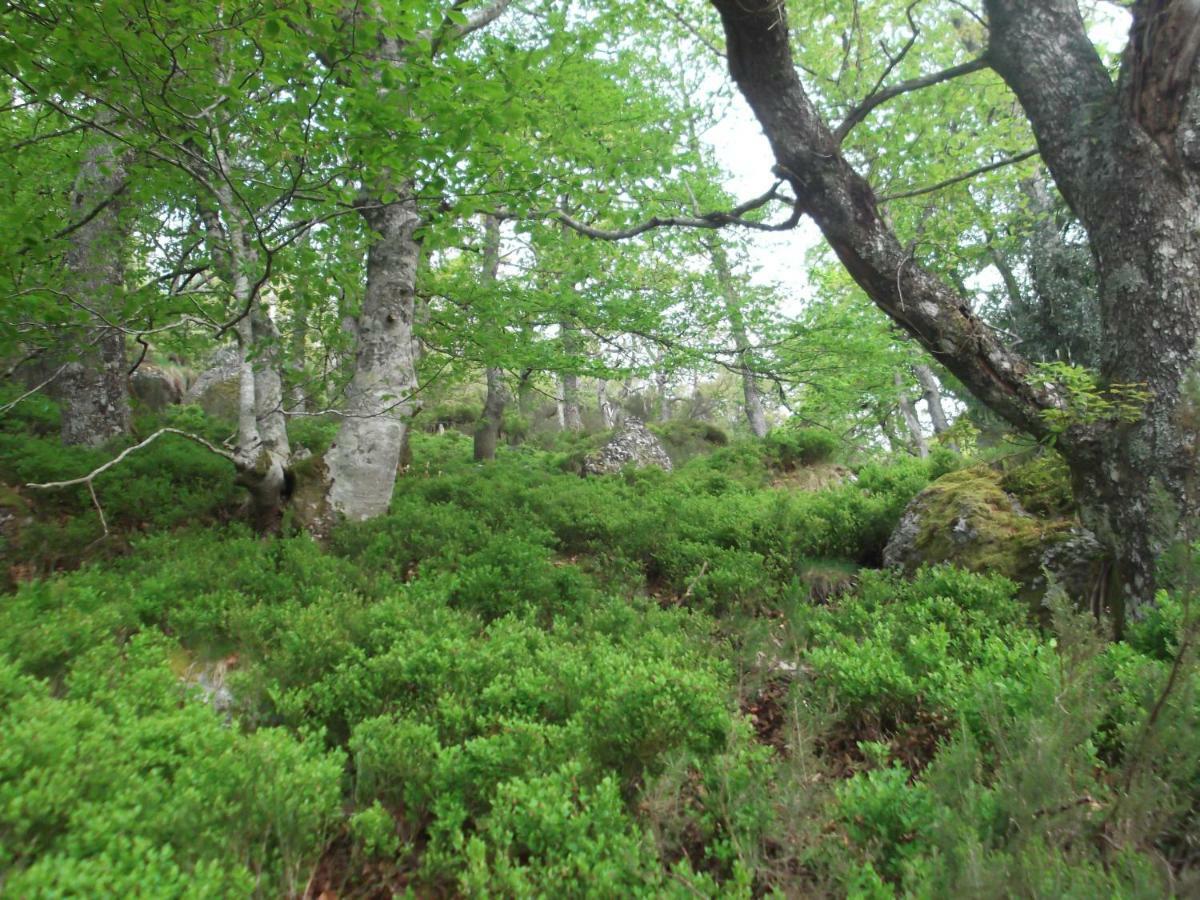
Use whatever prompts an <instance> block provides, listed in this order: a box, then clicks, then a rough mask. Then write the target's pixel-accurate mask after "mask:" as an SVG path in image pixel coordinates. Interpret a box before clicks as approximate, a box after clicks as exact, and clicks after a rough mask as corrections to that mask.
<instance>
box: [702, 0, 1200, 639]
mask: <svg viewBox="0 0 1200 900" xmlns="http://www.w3.org/2000/svg"><path fill="white" fill-rule="evenodd" d="M712 3H713V5H714V6H715V7H716V8H717V10H718V12H719V13H720V15H721V19H722V22H723V24H724V28H725V34H726V46H727V49H728V60H729V69H730V73H731V74H732V76H733V78H734V80H735V81H736V82H737V84H738V87H739V88H740V90H741V91H742V93H743V95H744V96H745V97H746V99H747V101H748V102H749V104H750V106H751V108H752V109H753V111H754V113H755V115H756V116H757V118H758V120H759V122H760V123H761V124H762V126H763V129H764V131H765V132H766V134H767V137H768V139H769V140H770V143H771V146H772V149H773V151H774V154H775V158H776V161H777V163H778V169H777V171H779V172H780V173H782V174H783V176H784V177H786V178H787V180H788V181H789V182H790V186H791V187H792V189H793V190H794V191H795V196H796V198H797V200H798V202H799V203H800V205H801V207H802V208H803V209H804V211H805V212H806V213H808V214H809V215H810V216H811V217H812V218H813V220H814V221H815V222H816V224H817V225H818V227H820V229H821V231H822V232H823V233H824V235H825V237H826V239H827V240H828V241H829V243H830V245H831V246H832V248H833V249H834V251H835V252H836V253H837V254H838V256H839V258H840V259H841V261H842V263H843V264H844V265H845V267H846V269H847V271H848V272H849V273H850V274H851V276H852V277H853V278H854V279H855V280H856V281H857V282H858V284H859V285H860V286H861V287H862V288H863V290H864V291H865V292H866V293H867V295H868V296H870V297H871V299H872V300H873V301H874V302H875V304H876V305H877V306H879V307H880V308H881V309H882V310H883V311H884V312H885V313H887V314H888V315H890V316H891V317H892V318H893V319H894V320H895V321H896V322H897V323H898V324H899V325H900V326H901V327H903V328H905V329H906V330H907V331H909V333H911V334H912V335H913V336H914V337H916V338H917V339H918V340H919V341H920V342H921V343H922V345H923V346H925V348H926V349H927V350H929V351H930V352H931V353H932V354H933V355H934V356H935V357H936V358H937V359H938V361H939V362H941V363H942V364H943V365H945V366H946V368H948V369H949V370H950V371H951V372H952V373H953V374H954V375H955V376H956V377H957V378H959V379H960V380H961V381H962V382H963V384H964V385H965V386H966V387H967V388H968V389H969V390H970V391H971V392H972V393H973V394H974V395H975V396H976V397H977V398H978V399H979V400H980V401H982V402H983V403H984V404H985V405H987V406H988V407H990V408H991V409H992V410H993V411H995V412H996V413H998V414H999V415H1001V416H1003V417H1004V418H1006V419H1007V420H1008V421H1009V422H1011V423H1012V424H1014V425H1016V426H1018V427H1020V428H1022V429H1024V430H1026V431H1028V432H1029V433H1031V434H1033V435H1034V436H1036V437H1039V438H1049V437H1052V436H1054V437H1056V438H1057V446H1058V448H1059V449H1060V451H1061V452H1062V453H1063V456H1064V458H1065V459H1066V460H1067V463H1068V465H1069V467H1070V469H1071V472H1072V476H1073V480H1074V486H1075V493H1076V498H1077V499H1078V500H1079V502H1080V504H1081V507H1082V510H1083V515H1084V518H1085V520H1086V521H1087V523H1088V524H1089V525H1090V526H1091V527H1092V528H1093V530H1094V531H1095V532H1096V534H1097V536H1098V537H1099V539H1100V540H1101V542H1102V543H1103V544H1104V546H1105V547H1106V549H1107V550H1108V552H1109V554H1110V556H1111V560H1112V563H1113V566H1112V572H1113V577H1112V580H1111V587H1112V592H1111V595H1110V599H1111V601H1112V605H1113V612H1114V620H1115V621H1116V622H1117V623H1118V629H1119V628H1120V623H1121V622H1122V621H1123V619H1124V615H1125V610H1126V609H1128V610H1129V611H1130V612H1133V613H1134V614H1137V613H1138V612H1140V610H1141V609H1144V608H1145V607H1146V606H1147V605H1149V604H1151V603H1153V598H1154V588H1155V566H1154V562H1155V556H1156V552H1157V551H1158V550H1159V549H1160V548H1159V546H1158V544H1157V541H1156V533H1157V531H1158V529H1159V527H1160V526H1161V524H1162V523H1161V522H1157V521H1155V519H1156V518H1159V517H1158V516H1156V515H1155V511H1156V510H1162V509H1163V506H1164V504H1165V506H1166V507H1168V509H1167V510H1166V516H1165V518H1166V519H1174V520H1176V521H1181V520H1183V519H1184V518H1185V517H1188V516H1191V515H1192V514H1194V512H1195V507H1196V501H1195V498H1194V497H1193V496H1191V494H1192V491H1191V488H1190V484H1191V479H1192V478H1193V470H1194V463H1195V461H1194V447H1195V441H1196V437H1197V435H1196V426H1195V424H1194V421H1195V417H1194V416H1193V415H1192V413H1191V412H1190V411H1189V409H1188V404H1187V403H1186V401H1185V392H1184V389H1185V385H1186V384H1187V383H1188V380H1189V379H1190V378H1191V377H1192V375H1193V373H1194V372H1195V369H1196V363H1197V357H1198V354H1197V339H1198V338H1200V232H1198V230H1197V229H1196V222H1198V221H1200V187H1198V185H1200V75H1198V74H1197V68H1198V61H1200V3H1196V2H1194V0H1188V2H1182V0H1141V2H1139V3H1137V4H1136V5H1135V6H1134V7H1133V13H1134V27H1133V29H1132V32H1131V41H1130V45H1129V47H1128V49H1127V51H1126V53H1125V57H1124V60H1123V63H1122V70H1121V77H1120V81H1119V82H1118V83H1117V84H1115V85H1114V84H1113V82H1112V81H1111V79H1110V77H1109V74H1108V71H1107V69H1106V68H1105V66H1104V63H1103V61H1102V60H1101V59H1100V56H1099V55H1098V54H1097V52H1096V50H1095V48H1094V47H1093V46H1092V44H1091V43H1090V41H1089V40H1088V38H1087V34H1086V32H1085V29H1084V25H1083V21H1082V18H1081V15H1080V12H1079V7H1078V4H1077V2H1076V0H986V2H985V7H986V10H987V12H988V20H989V25H990V38H989V49H988V60H989V62H990V64H991V65H992V66H993V67H994V68H995V69H996V71H997V72H998V73H999V74H1000V75H1001V77H1002V78H1004V80H1005V81H1006V82H1007V83H1008V85H1009V86H1010V88H1012V90H1013V91H1014V93H1015V94H1016V96H1017V99H1018V100H1019V102H1020V104H1021V106H1022V108H1023V110H1024V112H1025V115H1026V117H1027V118H1028V119H1029V122H1030V125H1031V126H1032V128H1033V132H1034V136H1035V137H1036V139H1037V144H1038V149H1039V151H1040V153H1041V155H1042V158H1043V160H1044V161H1045V162H1046V165H1047V166H1048V167H1049V169H1050V172H1051V174H1052V176H1053V177H1054V180H1055V183H1056V184H1057V186H1058V188H1059V190H1060V191H1061V193H1062V194H1063V196H1064V197H1065V198H1066V200H1067V202H1068V203H1069V204H1070V206H1071V208H1072V210H1073V211H1074V212H1075V214H1076V215H1077V216H1078V217H1079V219H1080V222H1081V223H1082V224H1083V227H1084V229H1085V230H1086V231H1087V233H1088V236H1089V238H1090V241H1091V247H1092V251H1093V254H1094V256H1095V258H1096V264H1097V270H1098V274H1099V279H1100V315H1101V320H1102V339H1101V345H1102V356H1103V364H1102V371H1101V375H1102V377H1103V380H1104V382H1105V383H1108V384H1114V383H1121V384H1137V385H1141V386H1143V387H1144V389H1145V390H1146V391H1147V392H1148V393H1149V395H1150V397H1149V400H1148V402H1146V403H1145V404H1144V405H1143V406H1142V407H1141V408H1140V409H1139V410H1137V413H1138V417H1137V419H1136V421H1124V422H1122V421H1112V420H1109V421H1104V422H1092V423H1076V424H1074V425H1072V426H1071V427H1070V428H1068V429H1067V430H1066V432H1065V433H1063V434H1061V435H1056V434H1055V431H1054V428H1053V427H1052V426H1051V423H1050V420H1049V419H1048V417H1047V415H1046V413H1047V412H1056V413H1062V412H1064V411H1068V412H1069V409H1070V405H1069V402H1068V398H1067V397H1066V396H1065V392H1064V390H1063V388H1062V387H1061V386H1059V385H1056V384H1054V383H1051V382H1048V381H1047V380H1046V379H1044V378H1039V377H1037V375H1036V373H1035V371H1034V370H1033V369H1032V367H1031V366H1030V364H1029V362H1028V361H1027V360H1026V359H1024V358H1023V357H1022V356H1020V355H1019V354H1018V353H1017V352H1016V351H1015V349H1014V348H1013V347H1011V346H1008V345H1006V344H1004V343H1003V342H1002V340H1001V338H1000V337H999V336H998V335H997V334H995V333H994V332H993V331H991V330H990V329H988V328H987V327H986V325H984V323H982V322H980V321H979V320H978V319H977V318H976V317H975V316H974V315H973V314H972V312H971V310H970V309H969V307H968V306H967V305H966V304H964V303H962V302H961V300H960V297H959V294H958V292H957V291H956V290H955V289H954V288H953V287H952V286H951V285H950V284H949V283H948V282H947V281H945V280H943V279H940V278H938V277H936V276H935V275H933V274H932V273H931V272H929V271H927V270H926V269H924V268H923V267H922V266H920V265H919V264H917V263H916V262H915V261H914V260H913V259H912V257H911V254H910V253H908V252H907V251H906V248H905V245H904V244H903V243H902V242H901V241H900V240H899V238H898V237H897V236H896V234H895V233H894V232H893V231H892V228H891V226H890V224H889V223H888V221H887V220H886V218H885V217H884V216H883V215H882V214H881V213H880V210H879V202H878V200H877V199H876V197H875V194H874V192H873V190H872V188H871V186H870V184H869V183H868V182H867V181H866V180H865V179H864V178H863V177H862V176H861V175H859V174H858V173H857V172H856V171H855V170H854V169H853V168H852V167H851V165H850V164H849V163H848V162H847V160H846V158H845V157H844V156H843V155H842V153H841V149H840V143H841V141H840V136H838V135H835V133H834V132H833V131H832V130H831V129H830V128H829V126H828V125H827V124H826V123H825V122H824V121H823V120H822V118H821V116H820V114H819V113H818V111H817V109H816V107H815V106H814V105H813V103H812V102H811V100H810V99H809V97H808V95H807V93H806V92H805V90H804V87H803V86H802V85H801V83H800V80H799V76H798V73H797V71H796V68H795V66H794V64H793V58H792V52H791V46H790V40H789V36H788V27H787V14H786V10H785V7H784V6H783V5H782V4H780V3H775V2H767V3H752V4H747V3H744V2H742V0H712Z"/></svg>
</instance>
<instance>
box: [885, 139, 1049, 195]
mask: <svg viewBox="0 0 1200 900" xmlns="http://www.w3.org/2000/svg"><path fill="white" fill-rule="evenodd" d="M1037 155H1038V151H1037V149H1036V148H1034V149H1032V150H1025V151H1023V152H1021V153H1017V154H1015V155H1014V156H1007V157H1005V158H1004V159H1001V160H999V161H997V162H994V163H988V164H987V165H986V166H979V167H978V168H976V169H971V170H970V171H969V172H963V173H962V174H961V175H955V176H954V177H953V178H947V179H945V180H944V181H939V182H938V183H937V184H931V185H928V186H926V187H921V188H914V189H913V190H911V191H900V192H898V193H895V194H886V195H884V196H882V197H880V198H879V202H880V203H889V202H891V201H892V200H905V199H907V198H909V197H920V196H921V195H922V194H932V193H933V192H934V191H940V190H941V189H942V188H947V187H950V186H951V185H954V184H958V183H959V182H961V181H968V180H969V179H971V178H974V177H975V176H976V175H983V174H984V173H986V172H994V171H995V170H996V169H1003V168H1004V167H1005V166H1011V165H1015V164H1016V163H1019V162H1024V161H1025V160H1027V159H1031V158H1032V157H1035V156H1037Z"/></svg>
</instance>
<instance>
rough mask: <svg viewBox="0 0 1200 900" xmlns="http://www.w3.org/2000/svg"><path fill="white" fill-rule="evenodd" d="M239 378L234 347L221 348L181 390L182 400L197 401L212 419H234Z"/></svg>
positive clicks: (238, 365) (239, 369) (239, 372)
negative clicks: (188, 384) (202, 369)
mask: <svg viewBox="0 0 1200 900" xmlns="http://www.w3.org/2000/svg"><path fill="white" fill-rule="evenodd" d="M240 377H241V365H240V362H239V359H238V351H237V348H236V347H222V348H221V349H220V350H218V351H217V352H216V353H214V354H213V356H212V359H211V360H210V361H209V367H208V368H207V369H205V370H204V371H203V372H201V373H200V376H199V377H198V378H197V379H196V380H195V381H194V382H193V383H192V386H191V387H189V388H188V389H187V391H186V393H184V395H183V402H184V403H195V404H198V405H199V406H200V408H201V409H203V410H204V411H205V412H206V413H208V415H210V416H212V417H213V418H214V419H224V420H225V421H229V422H232V421H236V420H237V414H238V386H239V384H238V383H239V380H240Z"/></svg>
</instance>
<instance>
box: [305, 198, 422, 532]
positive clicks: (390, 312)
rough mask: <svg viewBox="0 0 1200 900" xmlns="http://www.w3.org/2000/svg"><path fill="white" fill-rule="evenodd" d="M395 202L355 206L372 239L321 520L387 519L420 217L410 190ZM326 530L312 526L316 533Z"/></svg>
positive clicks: (406, 411)
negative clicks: (330, 517) (350, 370)
mask: <svg viewBox="0 0 1200 900" xmlns="http://www.w3.org/2000/svg"><path fill="white" fill-rule="evenodd" d="M398 194H399V197H398V199H396V200H394V201H392V202H390V203H382V202H379V201H378V200H374V199H364V200H362V201H361V203H360V212H361V214H362V216H363V219H364V220H365V221H366V223H367V225H368V226H369V227H370V229H371V231H372V233H373V234H372V241H371V245H370V247H369V248H368V250H367V285H366V291H365V293H364V295H363V303H362V311H361V312H360V313H359V315H358V319H357V320H356V322H355V332H356V348H355V358H354V375H353V377H352V378H351V381H350V386H349V389H348V391H347V396H346V401H345V404H344V406H343V409H342V413H341V415H342V423H341V426H340V427H339V428H338V433H337V437H336V438H335V439H334V442H333V444H332V446H330V448H329V450H328V451H327V452H326V454H325V459H324V468H325V473H324V474H325V477H326V479H327V481H328V487H327V494H326V499H327V502H328V513H331V514H332V515H333V517H342V518H346V519H349V520H352V521H354V520H362V519H369V518H373V517H374V516H379V515H382V514H383V513H385V512H387V508H388V505H389V504H390V503H391V500H392V490H393V489H394V487H395V485H396V473H397V471H398V469H399V466H400V457H401V451H402V447H403V444H404V437H405V432H406V430H407V428H408V420H409V418H410V417H411V415H412V412H413V409H414V403H413V393H414V391H415V390H416V387H417V373H416V343H415V338H414V334H413V318H414V314H415V310H416V306H415V303H416V279H417V266H418V264H419V262H420V257H421V246H420V243H419V241H418V240H417V238H416V230H417V227H418V225H420V217H419V216H418V215H417V208H416V200H415V199H414V198H413V196H412V192H411V188H410V186H409V185H407V184H405V185H402V186H399V190H398ZM321 518H325V519H327V518H328V516H323V517H321ZM325 527H328V525H327V524H322V523H321V522H318V523H317V524H316V528H317V530H318V531H320V530H322V529H323V528H325Z"/></svg>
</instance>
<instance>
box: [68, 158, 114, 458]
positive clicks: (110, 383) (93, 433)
mask: <svg viewBox="0 0 1200 900" xmlns="http://www.w3.org/2000/svg"><path fill="white" fill-rule="evenodd" d="M127 162H128V161H127V159H126V158H125V157H124V156H123V155H122V154H120V153H118V151H117V149H116V147H115V146H114V145H113V144H112V143H110V142H106V143H101V144H98V145H97V146H96V147H94V148H93V149H91V150H90V151H89V152H88V153H87V155H86V157H85V158H84V160H83V163H82V165H81V167H80V171H79V175H78V177H77V178H76V180H75V187H74V190H73V192H72V196H71V215H72V221H76V222H78V221H82V220H83V219H84V218H85V217H87V216H89V215H91V218H90V219H89V220H88V221H86V222H85V223H84V224H83V225H81V226H80V227H78V228H76V229H75V231H73V232H72V233H71V237H70V244H69V246H68V249H67V253H66V260H65V263H66V266H65V269H66V272H65V275H66V278H65V284H64V287H63V290H64V292H65V293H66V294H67V295H69V296H70V297H71V298H72V299H74V300H75V301H76V302H78V303H80V304H83V305H84V306H86V307H87V308H89V309H91V310H93V311H94V313H93V315H94V317H95V319H96V321H95V322H94V323H92V324H90V325H89V326H88V327H87V328H85V329H84V331H83V334H82V336H81V340H80V343H79V346H78V347H77V348H72V349H71V351H70V357H71V358H70V359H69V361H68V362H66V363H65V365H64V368H63V370H62V373H61V374H60V375H59V377H58V379H57V381H58V383H57V384H56V385H54V386H53V391H52V392H53V393H54V394H55V395H56V396H58V397H59V398H60V400H61V406H62V440H63V443H64V444H89V445H97V444H103V443H104V442H106V441H109V440H112V439H113V438H115V437H119V436H121V435H123V434H126V433H127V432H128V431H129V384H128V380H127V377H126V367H127V363H126V359H125V334H124V332H122V331H121V330H120V328H119V327H115V326H117V325H119V320H120V317H121V294H122V291H123V289H124V284H125V265H124V253H125V249H126V246H125V245H126V240H127V237H128V234H127V230H126V228H125V226H124V225H123V224H122V221H121V194H122V192H123V191H124V189H125V184H126V178H127V175H126V165H127ZM97 209H99V212H95V211H96V210H97ZM92 213H95V214H94V215H92ZM104 320H107V321H104Z"/></svg>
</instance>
